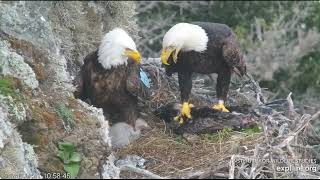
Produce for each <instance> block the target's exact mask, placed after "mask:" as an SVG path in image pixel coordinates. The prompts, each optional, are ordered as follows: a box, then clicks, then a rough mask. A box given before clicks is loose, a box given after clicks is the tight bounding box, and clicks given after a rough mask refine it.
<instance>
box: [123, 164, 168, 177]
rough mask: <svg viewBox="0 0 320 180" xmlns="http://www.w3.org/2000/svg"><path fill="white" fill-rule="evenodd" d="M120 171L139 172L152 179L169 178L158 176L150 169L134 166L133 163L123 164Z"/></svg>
mask: <svg viewBox="0 0 320 180" xmlns="http://www.w3.org/2000/svg"><path fill="white" fill-rule="evenodd" d="M120 171H132V172H135V173H138V174H142V175H144V176H145V177H148V178H150V179H168V178H164V177H161V176H158V175H156V174H153V173H152V172H150V171H147V170H144V169H140V168H137V167H135V166H132V165H123V166H121V167H120Z"/></svg>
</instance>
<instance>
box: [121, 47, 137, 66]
mask: <svg viewBox="0 0 320 180" xmlns="http://www.w3.org/2000/svg"><path fill="white" fill-rule="evenodd" d="M124 54H125V55H126V56H127V57H128V58H129V59H132V60H133V61H134V62H135V63H138V64H140V62H141V55H140V53H139V51H134V50H131V49H126V50H125V51H124Z"/></svg>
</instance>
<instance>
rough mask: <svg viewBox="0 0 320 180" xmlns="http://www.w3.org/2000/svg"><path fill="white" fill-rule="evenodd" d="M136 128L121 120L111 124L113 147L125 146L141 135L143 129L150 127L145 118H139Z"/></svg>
mask: <svg viewBox="0 0 320 180" xmlns="http://www.w3.org/2000/svg"><path fill="white" fill-rule="evenodd" d="M135 129H136V130H134V128H133V127H132V126H130V125H129V124H127V123H125V122H119V123H116V124H114V125H113V126H111V128H110V137H111V144H112V147H113V148H123V147H124V146H126V145H128V144H130V143H132V142H133V141H135V140H137V139H138V138H139V137H140V136H141V130H147V129H150V126H149V125H148V124H147V122H145V121H144V120H143V119H140V118H139V119H137V120H136V124H135Z"/></svg>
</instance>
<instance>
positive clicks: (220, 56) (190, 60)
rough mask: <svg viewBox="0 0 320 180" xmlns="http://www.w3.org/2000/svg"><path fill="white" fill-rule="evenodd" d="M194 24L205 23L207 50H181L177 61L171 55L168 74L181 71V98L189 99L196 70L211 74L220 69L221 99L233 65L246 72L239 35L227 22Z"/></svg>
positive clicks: (226, 87)
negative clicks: (237, 36)
mask: <svg viewBox="0 0 320 180" xmlns="http://www.w3.org/2000/svg"><path fill="white" fill-rule="evenodd" d="M192 24H196V25H199V26H200V27H202V28H203V29H204V30H205V32H206V33H207V36H208V38H209V40H208V43H207V50H205V51H204V52H196V51H188V52H183V51H180V52H179V54H178V61H177V64H175V63H174V62H173V59H172V57H170V58H169V64H170V65H168V66H165V68H166V73H167V75H169V76H170V75H172V74H173V73H175V72H177V73H178V78H179V86H180V91H181V100H182V102H186V101H188V100H189V94H190V92H191V88H192V79H191V76H192V74H193V73H194V72H195V73H201V74H211V73H217V74H218V78H217V86H216V90H217V96H218V98H219V99H222V100H226V98H227V93H228V89H229V83H230V79H231V73H232V71H233V68H236V69H238V70H239V71H240V73H241V74H242V75H244V74H245V73H246V66H245V64H244V60H243V56H242V53H241V49H240V45H239V43H238V41H237V39H236V35H235V34H234V33H233V32H232V30H231V29H230V28H229V27H228V26H227V25H224V24H218V23H208V22H194V23H192Z"/></svg>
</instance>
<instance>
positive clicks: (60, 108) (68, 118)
mask: <svg viewBox="0 0 320 180" xmlns="http://www.w3.org/2000/svg"><path fill="white" fill-rule="evenodd" d="M56 112H57V113H58V115H59V117H60V118H61V119H62V120H63V124H64V127H65V130H67V131H70V130H71V129H73V128H74V127H75V122H74V114H73V113H72V112H71V111H70V109H69V108H68V107H67V106H66V105H64V104H58V105H57V106H56Z"/></svg>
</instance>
